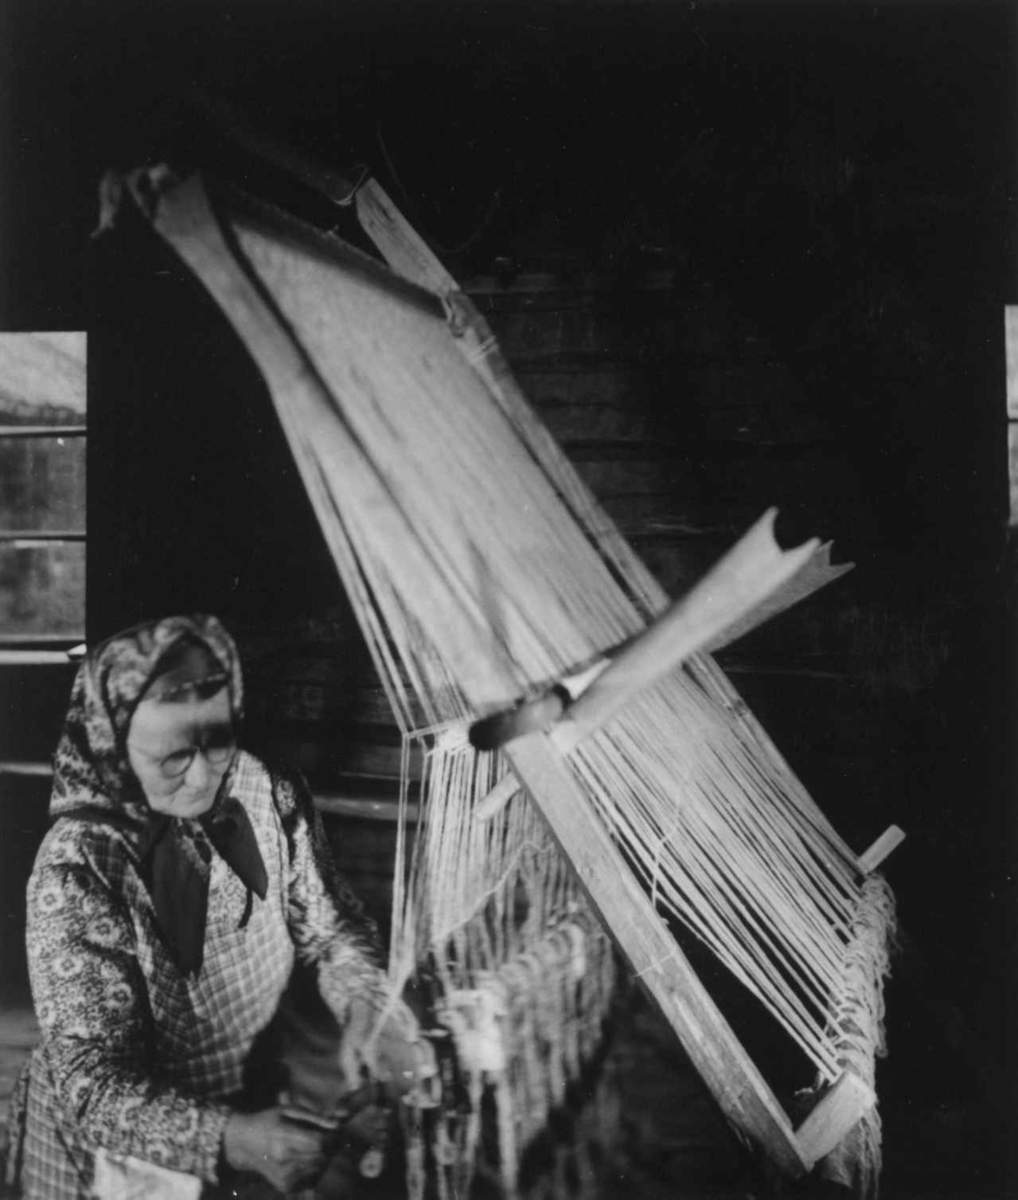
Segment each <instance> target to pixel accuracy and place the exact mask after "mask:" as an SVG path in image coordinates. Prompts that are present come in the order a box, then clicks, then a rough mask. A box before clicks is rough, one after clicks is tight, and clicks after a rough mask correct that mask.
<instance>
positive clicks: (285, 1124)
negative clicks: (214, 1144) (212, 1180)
mask: <svg viewBox="0 0 1018 1200" xmlns="http://www.w3.org/2000/svg"><path fill="white" fill-rule="evenodd" d="M324 1142H325V1134H324V1133H323V1132H319V1131H317V1130H313V1129H308V1128H306V1127H305V1126H303V1125H297V1124H295V1123H294V1122H292V1121H287V1120H286V1118H285V1117H284V1116H283V1115H282V1113H281V1112H280V1110H279V1109H278V1108H266V1109H263V1110H262V1111H261V1112H256V1113H234V1114H233V1115H232V1116H231V1117H230V1119H229V1120H228V1121H227V1122H226V1129H225V1131H224V1133H223V1157H224V1158H225V1159H226V1161H227V1163H229V1165H230V1166H231V1167H233V1168H234V1170H237V1171H256V1172H257V1173H258V1174H259V1175H261V1176H262V1177H263V1178H265V1179H267V1180H268V1181H269V1183H271V1184H272V1186H273V1187H274V1188H276V1189H277V1190H278V1191H280V1192H283V1193H284V1194H286V1193H288V1192H292V1191H293V1190H294V1189H295V1188H297V1187H300V1186H301V1185H303V1184H309V1183H312V1182H314V1181H315V1180H316V1179H317V1178H318V1177H319V1175H321V1173H322V1171H324V1169H325V1146H324Z"/></svg>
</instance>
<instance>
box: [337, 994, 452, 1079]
mask: <svg viewBox="0 0 1018 1200" xmlns="http://www.w3.org/2000/svg"><path fill="white" fill-rule="evenodd" d="M377 1022H378V1010H377V1009H375V1008H373V1007H372V1006H370V1005H368V1004H366V1003H364V1002H363V1001H354V1002H353V1003H352V1004H351V1006H350V1014H349V1019H348V1021H347V1024H346V1027H345V1028H344V1030H343V1040H342V1042H341V1044H340V1050H339V1064H340V1068H341V1069H342V1071H343V1074H344V1076H345V1077H346V1079H347V1080H348V1081H349V1083H350V1086H351V1087H355V1086H357V1083H359V1082H360V1080H361V1074H362V1071H363V1070H367V1072H368V1074H369V1075H370V1076H371V1077H372V1078H374V1079H377V1080H379V1081H381V1082H382V1083H384V1084H385V1085H386V1090H387V1091H389V1092H390V1094H391V1095H393V1096H394V1098H396V1099H399V1098H400V1097H401V1096H403V1095H404V1094H405V1093H406V1092H408V1091H410V1090H411V1089H412V1088H414V1087H416V1086H417V1085H418V1084H420V1083H423V1082H424V1080H426V1079H430V1078H431V1077H432V1076H433V1075H435V1074H436V1072H437V1070H438V1067H437V1064H436V1062H435V1052H434V1050H433V1049H432V1047H431V1044H430V1043H429V1042H428V1041H427V1040H426V1039H425V1038H424V1037H422V1035H421V1030H420V1026H419V1024H418V1022H417V1018H416V1017H415V1016H414V1014H413V1012H412V1011H411V1009H410V1008H409V1006H408V1005H406V1004H405V1003H404V1002H403V1001H402V1000H401V1001H399V1002H398V1003H397V1005H396V1007H395V1008H394V1009H393V1011H392V1012H391V1013H390V1014H389V1015H388V1016H387V1017H386V1018H385V1020H384V1022H383V1024H382V1027H381V1029H377V1030H376V1026H377Z"/></svg>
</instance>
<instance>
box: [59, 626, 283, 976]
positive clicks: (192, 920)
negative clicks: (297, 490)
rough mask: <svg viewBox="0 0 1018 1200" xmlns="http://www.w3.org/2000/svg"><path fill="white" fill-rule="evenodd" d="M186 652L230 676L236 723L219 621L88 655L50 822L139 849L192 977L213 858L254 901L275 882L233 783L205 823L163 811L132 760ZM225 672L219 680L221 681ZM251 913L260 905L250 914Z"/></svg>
mask: <svg viewBox="0 0 1018 1200" xmlns="http://www.w3.org/2000/svg"><path fill="white" fill-rule="evenodd" d="M182 643H197V644H198V645H199V646H201V647H202V648H203V649H205V650H206V651H207V652H208V654H209V655H210V656H211V661H212V662H214V663H215V664H217V665H218V668H221V670H222V674H223V676H224V678H225V683H226V687H227V688H228V695H229V699H230V709H231V713H232V715H233V719H234V722H237V721H238V720H239V718H240V716H241V712H242V707H243V685H242V682H241V673H240V660H239V658H238V655H237V648H236V646H235V645H234V642H233V639H232V638H231V637H230V635H229V634H228V633H227V632H226V630H225V629H224V628H223V626H222V625H221V624H220V623H219V621H218V620H216V618H215V617H211V616H203V615H195V616H179V617H166V618H164V619H162V620H159V621H150V622H146V623H145V624H142V625H137V626H135V627H134V628H132V629H128V630H125V631H124V632H123V633H118V634H116V635H115V636H114V637H111V638H109V639H108V640H107V641H105V642H102V643H101V644H100V645H98V646H96V647H95V648H94V649H92V650H91V651H89V653H88V654H87V655H86V656H85V660H84V662H83V663H82V664H81V667H80V668H79V670H78V674H77V676H76V678H75V681H74V686H73V688H72V689H71V700H70V705H69V707H68V712H67V717H66V720H65V722H64V730H63V733H62V735H61V738H60V741H59V743H58V745H57V752H56V758H55V762H54V770H53V792H52V795H51V797H50V817H51V818H52V819H53V820H56V819H57V818H59V817H64V816H74V817H78V818H79V819H83V820H88V821H92V822H97V823H100V824H108V825H112V826H114V827H115V828H117V829H119V830H121V831H122V832H123V833H124V834H125V836H126V837H127V838H128V840H129V841H130V842H131V843H132V844H133V846H134V848H135V851H136V853H137V855H138V859H139V865H140V868H141V872H142V876H143V878H144V879H145V883H146V886H147V887H148V890H149V893H150V895H151V896H152V900H153V903H154V905H155V910H156V917H157V919H158V921H159V925H160V929H161V931H162V934H163V938H164V940H165V942H166V945H167V948H168V949H169V951H170V952H171V954H172V955H173V956H174V958H175V959H176V961H177V964H178V966H179V967H180V969H181V970H182V971H184V973H185V974H187V973H190V972H197V971H199V970H200V969H201V963H202V959H203V955H204V944H205V916H206V911H207V906H208V887H209V874H210V865H209V864H210V860H211V850H210V849H209V843H211V845H212V846H214V847H215V848H216V850H218V851H219V853H220V855H221V856H222V857H223V858H224V859H225V860H226V862H227V863H228V864H229V866H230V867H231V868H232V870H233V871H234V873H235V874H236V875H237V876H238V877H239V878H240V879H241V880H242V882H243V883H244V884H246V886H247V888H248V897H249V901H250V894H251V892H252V891H253V892H255V893H256V894H257V895H258V896H259V897H260V898H261V899H264V898H265V895H266V891H267V886H268V879H267V875H266V872H265V864H264V862H263V861H262V857H261V853H260V851H259V849H258V843H257V841H256V839H255V834H254V830H253V829H252V828H251V823H250V821H249V820H248V817H247V813H246V812H245V811H244V807H243V805H242V803H241V802H240V800H238V799H234V798H232V797H230V796H229V795H228V791H229V783H230V775H231V774H232V773H228V774H227V775H226V777H225V778H224V780H223V784H222V786H221V788H220V794H219V796H218V797H217V799H216V803H215V805H214V806H213V809H212V811H211V812H209V813H208V814H206V815H205V816H204V817H202V818H200V819H199V820H197V821H194V820H185V819H177V818H174V817H170V816H168V815H166V814H164V813H156V812H153V811H152V810H151V809H150V808H149V806H148V803H147V801H146V800H145V795H144V792H143V791H142V788H141V785H140V784H139V783H138V780H137V779H136V777H135V775H134V772H133V771H132V769H131V765H130V762H129V759H128V754H127V734H128V730H129V729H130V725H131V719H132V717H133V716H134V712H135V709H136V708H137V707H138V704H139V702H140V701H141V699H142V698H143V696H144V695H145V692H146V690H147V689H148V687H149V685H150V684H151V683H152V681H153V680H154V679H155V678H157V676H158V675H159V673H160V666H161V664H163V663H164V662H165V661H166V660H167V658H168V656H171V654H172V652H174V651H175V650H179V649H180V647H181V644H182ZM218 673H219V671H218V669H217V670H216V675H217V676H218ZM249 911H250V904H249V906H248V912H249Z"/></svg>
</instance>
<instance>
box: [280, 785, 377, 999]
mask: <svg viewBox="0 0 1018 1200" xmlns="http://www.w3.org/2000/svg"><path fill="white" fill-rule="evenodd" d="M274 783H275V795H276V804H277V807H278V809H279V813H280V816H281V818H282V821H283V830H284V833H285V836H286V841H287V852H288V854H289V869H290V877H289V925H290V936H291V937H292V938H293V942H294V945H295V946H296V949H297V956H298V958H299V959H300V960H301V961H302V962H303V963H305V964H307V965H309V966H317V968H318V980H319V989H320V991H321V993H322V998H323V999H324V1000H325V1002H326V1003H327V1004H328V1005H329V1007H330V1008H331V1009H332V1011H333V1012H334V1013H335V1015H336V1017H337V1019H338V1020H339V1021H340V1023H343V1022H344V1021H345V1020H346V1019H347V1016H348V1015H349V1007H350V1003H351V1001H354V1000H359V1001H367V1002H368V1003H369V1004H370V1005H371V1007H373V1008H375V1007H380V1006H381V1005H382V1004H383V1003H384V1002H385V995H386V992H385V987H386V979H385V973H384V971H383V970H382V967H381V952H380V949H379V944H378V934H377V931H376V929H375V926H374V923H373V922H372V921H370V920H369V919H368V918H367V917H366V916H365V915H364V910H363V907H362V905H361V903H360V901H359V900H358V899H357V898H356V897H355V896H354V894H353V892H351V890H350V888H349V887H348V886H347V884H346V883H345V882H344V881H343V880H342V879H341V878H340V876H339V873H338V871H337V870H336V866H335V862H334V861H333V857H332V852H331V850H330V849H329V844H328V841H327V840H326V837H325V829H324V827H323V825H322V818H321V814H320V813H319V812H318V811H317V810H316V809H315V807H314V805H313V803H312V800H311V795H310V793H309V791H308V789H307V786H306V785H305V784H304V783H303V781H302V780H300V779H299V778H297V779H291V778H289V777H284V776H277V777H276V778H275V781H274Z"/></svg>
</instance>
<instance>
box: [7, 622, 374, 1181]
mask: <svg viewBox="0 0 1018 1200" xmlns="http://www.w3.org/2000/svg"><path fill="white" fill-rule="evenodd" d="M224 636H225V635H224ZM230 649H231V650H232V643H231V644H230ZM93 666H94V664H93ZM83 670H84V668H83ZM93 674H95V672H94V671H93ZM79 681H80V676H79ZM95 682H96V680H95V679H93V680H92V683H93V684H95ZM76 690H78V689H77V688H76ZM99 690H100V691H102V689H101V688H100V689H99ZM106 692H107V695H108V688H107V689H106ZM80 700H81V696H80V695H78V701H79V702H80ZM79 707H80V703H79ZM74 709H75V698H74V696H73V695H72V712H73V711H74ZM72 726H73V722H72V721H71V719H70V717H69V720H68V728H71V727H72ZM72 732H73V729H72ZM93 741H94V739H93ZM92 749H93V750H94V745H93V746H92ZM62 754H63V755H64V756H67V757H69V759H70V760H71V761H72V762H73V761H74V760H75V751H74V748H73V746H69V745H68V744H67V732H66V730H65V739H64V741H63V742H62V743H61V748H60V750H59V751H58V756H57V776H58V777H61V776H62V777H63V778H64V781H65V785H66V780H67V778H68V777H69V776H70V775H71V774H73V773H74V772H73V771H68V770H64V771H63V772H62V771H61V755H62ZM79 758H80V755H79ZM79 765H80V763H79ZM81 792H82V785H81V780H80V779H78V780H77V782H76V784H75V786H74V787H71V788H69V789H68V788H66V786H65V789H64V791H63V792H62V791H61V789H60V787H57V788H55V790H54V799H53V802H52V805H51V811H52V812H53V815H54V816H55V818H56V819H55V820H54V823H53V825H52V826H51V828H50V830H49V832H48V834H47V835H46V837H45V839H44V841H43V843H42V846H41V847H40V850H39V852H38V856H37V859H36V863H35V868H34V870H33V873H32V876H31V879H30V881H29V886H28V929H27V941H28V953H29V969H30V976H31V983H32V993H33V999H34V1002H35V1007H36V1014H37V1017H38V1020H39V1024H40V1028H41V1033H42V1038H41V1042H40V1044H39V1045H38V1046H37V1047H36V1049H35V1050H34V1052H33V1053H32V1055H31V1058H30V1059H29V1062H28V1064H27V1066H26V1071H25V1073H24V1075H23V1078H22V1080H21V1081H20V1086H19V1088H18V1089H17V1091H16V1096H15V1105H14V1108H13V1110H12V1115H11V1120H10V1122H9V1126H10V1131H11V1132H12V1134H13V1136H12V1138H11V1144H10V1147H9V1161H8V1168H7V1170H8V1176H9V1182H12V1183H13V1184H14V1185H15V1187H20V1188H21V1194H22V1195H23V1196H24V1197H25V1198H26V1200H86V1198H87V1197H89V1196H90V1195H91V1187H92V1178H93V1170H94V1155H95V1153H96V1152H97V1151H99V1150H100V1149H101V1150H103V1151H104V1152H105V1153H106V1154H109V1155H112V1156H123V1157H124V1158H126V1157H128V1156H131V1157H133V1158H136V1159H142V1160H144V1161H145V1162H149V1163H154V1164H156V1165H158V1166H160V1167H164V1168H168V1169H170V1170H173V1171H178V1172H184V1173H187V1174H189V1175H192V1176H196V1177H198V1178H199V1179H201V1180H203V1181H205V1182H206V1183H208V1184H215V1183H216V1182H217V1181H218V1180H219V1171H220V1161H221V1149H222V1138H223V1130H224V1127H225V1124H226V1121H227V1119H228V1117H229V1115H230V1112H231V1100H233V1099H235V1098H236V1097H237V1096H238V1093H240V1091H241V1087H242V1082H243V1068H244V1063H245V1060H246V1059H247V1057H248V1053H249V1051H250V1049H251V1046H252V1043H253V1042H254V1040H255V1037H256V1035H257V1034H258V1033H259V1032H260V1031H261V1030H262V1029H263V1028H264V1027H265V1026H266V1025H267V1024H268V1023H269V1021H270V1020H271V1018H272V1016H273V1014H274V1012H275V1010H276V1008H277V1005H278V1003H279V1000H280V998H281V996H282V994H283V992H284V990H285V988H286V986H287V983H288V981H289V979H290V976H291V972H292V969H293V967H294V964H295V962H298V961H299V962H302V963H304V964H305V965H306V966H309V967H311V968H312V969H313V970H314V971H316V972H317V976H318V984H319V990H320V992H321V995H322V998H323V999H324V1000H325V1001H326V1003H327V1004H328V1006H329V1008H330V1009H331V1010H332V1011H333V1013H334V1014H335V1015H336V1017H337V1018H338V1020H339V1021H340V1023H342V1022H343V1020H344V1018H345V1017H346V1015H347V1013H348V1011H349V1007H350V1004H351V1002H352V1001H354V1000H357V1001H362V1000H366V1001H368V1002H369V1003H370V1004H371V1005H372V1007H375V1006H381V1004H382V1003H383V1001H384V990H385V979H384V974H383V972H382V970H381V968H380V967H379V965H378V957H377V948H376V943H375V939H374V930H373V927H372V926H371V924H370V922H368V921H367V920H366V919H365V918H364V917H363V915H362V912H361V908H360V906H359V904H358V902H357V901H356V900H355V899H354V897H353V896H352V895H351V894H350V893H349V891H348V890H347V889H346V888H345V887H344V886H343V884H342V883H341V881H340V880H339V879H338V878H337V877H336V874H335V870H334V867H333V864H332V859H331V856H330V853H329V850H328V846H327V843H326V840H325V835H324V831H323V828H322V823H321V818H320V817H319V815H318V814H317V813H316V812H315V810H314V808H313V806H312V804H311V800H310V796H309V794H308V792H307V789H306V788H305V787H304V785H303V784H302V782H301V781H299V780H298V779H297V778H293V777H288V776H287V775H284V774H278V773H274V772H271V771H270V770H269V769H268V768H266V767H265V766H264V765H263V764H262V763H261V762H260V761H259V760H258V759H256V758H255V757H253V756H252V755H250V754H248V753H246V752H244V751H239V752H238V753H237V755H236V757H235V759H234V761H233V763H232V765H231V767H230V769H229V771H228V773H227V775H226V777H225V778H224V782H223V788H222V789H221V792H222V793H226V794H227V795H228V796H229V797H232V798H234V799H236V800H239V801H240V803H241V804H242V805H243V808H244V811H245V812H246V814H247V817H248V820H249V822H250V825H251V827H252V829H253V831H254V834H255V837H256V840H257V845H258V849H259V851H260V853H261V857H262V860H263V862H264V865H265V868H266V874H267V876H268V887H267V891H266V895H265V898H264V899H258V898H257V897H253V896H252V895H251V893H250V892H249V890H248V889H247V887H246V886H245V884H244V883H243V882H242V881H241V880H240V878H238V876H237V874H235V873H234V871H232V870H231V869H230V867H229V866H228V864H227V863H226V862H225V861H224V860H223V858H221V857H220V856H219V854H218V853H216V851H215V849H214V848H213V847H211V846H207V847H206V849H205V850H204V851H203V853H204V857H205V859H206V861H207V864H208V872H209V874H208V910H207V917H206V927H205V947H204V957H203V961H202V963H201V966H200V969H199V970H198V971H197V972H191V973H188V974H184V973H182V971H181V970H180V969H179V967H178V966H177V961H176V959H175V958H174V956H173V955H172V954H171V953H170V951H169V950H168V948H167V945H166V943H165V941H164V938H163V937H162V936H161V933H160V928H159V924H158V922H157V920H156V914H155V911H154V906H153V902H152V899H151V897H150V894H149V890H148V888H147V886H146V883H145V877H144V871H143V869H142V864H141V860H140V855H139V844H140V836H139V833H138V830H137V829H136V828H135V826H134V825H132V823H131V822H123V821H120V822H114V823H107V822H104V821H102V820H96V819H95V810H96V808H97V807H98V808H99V809H100V810H102V808H103V807H104V806H106V807H108V808H109V809H110V811H111V813H114V815H118V810H121V809H122V808H123V805H122V804H119V803H118V802H116V801H114V800H112V799H110V798H109V796H108V793H105V792H103V791H100V790H99V789H98V788H97V787H95V786H92V787H91V788H89V789H87V799H88V801H89V805H88V808H89V815H87V816H86V815H83V812H82V809H81V806H80V804H78V803H77V802H76V801H75V802H70V801H69V799H68V798H69V797H70V796H75V797H80V795H81ZM183 824H187V825H189V826H195V828H194V829H192V830H190V832H191V833H192V834H193V835H194V837H195V839H196V840H198V841H200V840H201V836H202V835H201V830H200V829H198V828H197V825H198V823H197V822H186V823H183Z"/></svg>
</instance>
